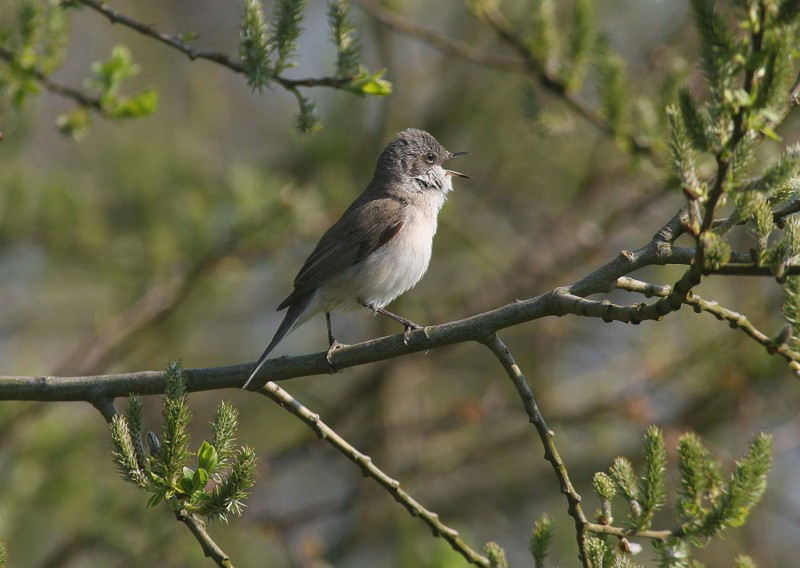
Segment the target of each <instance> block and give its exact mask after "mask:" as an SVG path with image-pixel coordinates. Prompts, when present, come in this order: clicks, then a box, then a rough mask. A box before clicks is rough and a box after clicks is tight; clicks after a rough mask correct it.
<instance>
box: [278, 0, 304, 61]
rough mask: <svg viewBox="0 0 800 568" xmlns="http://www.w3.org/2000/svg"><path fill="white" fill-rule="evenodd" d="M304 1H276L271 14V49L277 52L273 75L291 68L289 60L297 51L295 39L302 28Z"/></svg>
mask: <svg viewBox="0 0 800 568" xmlns="http://www.w3.org/2000/svg"><path fill="white" fill-rule="evenodd" d="M305 8H306V0H278V1H277V2H276V3H275V9H274V11H273V13H272V27H273V35H272V42H271V44H272V47H273V50H274V51H276V52H277V58H276V60H275V65H274V74H275V75H278V74H280V73H281V72H282V71H283V70H284V69H286V68H287V67H292V66H293V64H291V63H289V58H290V57H291V56H292V55H294V53H295V51H297V38H299V37H300V33H301V32H302V31H303V28H302V27H301V26H300V24H301V23H302V22H303V11H304V10H305Z"/></svg>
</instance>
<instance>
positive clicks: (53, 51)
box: [0, 0, 69, 108]
mask: <svg viewBox="0 0 800 568" xmlns="http://www.w3.org/2000/svg"><path fill="white" fill-rule="evenodd" d="M9 24H10V25H9V28H7V29H5V28H0V48H2V49H3V50H5V51H6V52H7V53H8V55H9V57H10V60H7V61H6V63H7V66H2V67H0V89H2V90H3V91H4V92H5V94H6V96H7V97H8V99H9V100H10V101H11V104H12V105H13V106H14V107H15V108H21V107H22V106H23V105H24V104H25V101H26V100H27V99H28V97H29V96H30V95H35V94H37V93H38V92H39V87H38V85H37V82H36V79H35V75H36V74H37V73H41V74H42V75H43V76H45V77H46V76H48V75H50V74H51V73H52V72H53V71H55V70H56V69H58V68H59V67H60V66H61V64H62V62H63V60H64V57H65V55H66V45H67V40H68V32H69V28H68V25H67V17H66V14H65V10H64V7H63V6H62V3H61V2H59V1H57V0H47V1H44V2H41V1H36V0H20V1H19V2H18V3H17V12H16V18H15V19H13V20H11V21H10V22H9Z"/></svg>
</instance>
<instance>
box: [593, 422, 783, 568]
mask: <svg viewBox="0 0 800 568" xmlns="http://www.w3.org/2000/svg"><path fill="white" fill-rule="evenodd" d="M643 454H644V459H643V467H642V471H641V472H640V473H639V474H638V475H637V472H636V469H635V468H634V466H633V464H632V463H631V461H630V460H628V459H627V458H624V457H618V458H616V459H615V460H614V462H613V464H612V465H611V467H610V468H609V470H608V472H607V473H606V472H599V473H597V474H595V477H594V491H595V493H596V494H597V496H598V497H599V498H600V501H601V504H602V508H601V510H600V511H598V512H597V514H596V516H597V520H598V522H600V524H603V525H612V524H613V516H612V508H613V505H612V500H613V499H614V497H615V496H619V497H621V498H622V499H623V500H624V502H625V521H624V525H625V527H626V528H627V529H629V530H631V531H632V533H633V534H635V533H636V532H639V531H645V530H651V529H652V523H653V518H654V514H655V513H656V512H657V511H658V510H660V509H661V508H662V507H663V506H664V504H665V503H666V500H667V499H666V497H667V485H666V475H667V474H666V450H665V445H664V439H663V434H662V432H661V431H660V430H659V429H658V428H655V427H650V428H648V430H647V431H646V433H645V436H644V443H643ZM677 456H678V457H677V461H678V471H679V472H680V489H679V490H678V492H677V495H676V500H675V514H676V518H677V520H678V524H679V528H678V529H675V530H673V531H672V535H673V536H671V537H670V538H667V539H663V540H661V539H656V540H654V541H653V546H654V547H655V549H656V552H657V554H658V557H659V559H660V562H661V565H662V566H670V567H673V566H686V567H688V566H693V565H695V564H694V563H692V561H691V559H690V556H691V546H703V545H705V544H706V543H707V542H708V541H709V540H710V539H712V538H714V537H717V536H719V535H721V534H722V533H724V532H725V531H727V530H728V529H730V528H733V527H738V526H741V525H742V524H744V522H745V520H746V519H747V516H748V515H749V513H750V511H751V510H752V508H753V507H754V506H755V505H756V504H757V503H758V502H759V501H760V499H761V497H762V496H763V494H764V490H765V489H766V482H767V473H768V472H769V469H770V467H771V465H772V438H771V437H770V436H769V435H767V434H763V433H761V434H758V435H757V436H756V438H755V439H754V440H753V441H752V442H751V444H750V449H749V451H748V454H747V455H746V456H745V457H743V458H742V459H741V460H739V461H737V462H736V464H735V466H734V469H733V472H732V473H731V474H730V475H729V476H728V478H727V479H726V477H725V476H724V475H723V468H722V465H721V463H720V462H719V460H717V459H716V458H714V457H713V456H712V455H711V453H710V452H709V451H708V449H706V448H705V446H703V445H702V443H701V442H700V440H699V439H698V438H697V436H695V435H694V434H684V435H683V436H681V438H680V439H679V441H678V449H677ZM610 538H611V537H609V536H608V535H605V534H604V535H601V536H599V537H597V538H594V539H592V540H591V541H590V543H589V556H590V559H592V565H593V566H610V565H613V561H614V558H615V557H617V556H620V554H618V553H617V552H616V550H615V547H614V546H612V545H611V542H610ZM631 547H634V548H633V550H635V545H633V544H631V543H627V544H626V548H628V549H631ZM742 561H743V562H744V560H742Z"/></svg>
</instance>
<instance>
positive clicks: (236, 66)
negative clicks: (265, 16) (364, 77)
mask: <svg viewBox="0 0 800 568" xmlns="http://www.w3.org/2000/svg"><path fill="white" fill-rule="evenodd" d="M76 1H77V2H80V3H81V4H84V5H85V6H88V7H89V8H91V9H92V10H94V11H96V12H98V13H99V14H101V15H103V16H104V17H105V18H106V19H108V21H109V22H111V23H112V24H121V25H123V26H125V27H127V28H130V29H132V30H134V31H136V32H138V33H140V34H142V35H145V36H147V37H151V38H153V39H155V40H157V41H160V42H161V43H163V44H165V45H168V46H169V47H171V48H173V49H176V50H178V51H180V52H181V53H183V54H185V55H186V56H187V57H189V59H192V60H195V59H205V60H206V61H212V62H214V63H217V64H219V65H222V66H224V67H227V68H228V69H231V70H232V71H235V72H236V73H241V74H244V73H245V68H244V65H242V63H241V62H240V61H239V60H238V59H235V58H233V57H231V56H230V55H228V54H226V53H222V52H220V51H212V50H209V49H202V48H198V47H195V46H193V45H191V44H189V43H188V42H186V41H184V40H182V39H181V38H180V37H179V36H174V35H170V34H166V33H163V32H160V31H158V30H157V29H156V27H155V26H154V25H152V24H145V23H142V22H140V21H138V20H134V19H133V18H131V17H129V16H126V15H125V14H123V13H121V12H118V11H116V10H113V9H112V8H110V7H109V6H108V4H106V3H105V2H102V1H99V0H76ZM352 79H353V78H352V77H318V78H313V77H308V78H305V79H287V78H286V77H281V76H280V75H274V76H272V77H271V81H274V82H276V83H278V84H279V85H281V86H282V87H284V88H286V89H289V90H293V89H296V88H297V87H331V88H333V89H341V88H342V87H344V86H345V85H348V84H349V83H350V82H352Z"/></svg>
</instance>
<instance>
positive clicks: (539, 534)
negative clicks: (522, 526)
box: [528, 513, 555, 568]
mask: <svg viewBox="0 0 800 568" xmlns="http://www.w3.org/2000/svg"><path fill="white" fill-rule="evenodd" d="M554 536H555V526H554V525H553V519H552V518H550V515H548V514H547V513H542V515H541V516H540V517H539V519H538V520H537V521H536V522H535V523H534V524H533V530H532V531H531V537H530V539H529V540H528V550H529V551H530V553H531V556H533V565H534V566H535V567H536V568H543V567H544V561H545V558H547V555H548V554H550V547H551V546H552V544H553V537H554Z"/></svg>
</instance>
